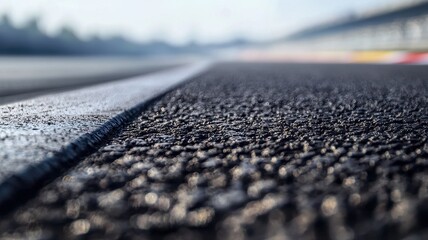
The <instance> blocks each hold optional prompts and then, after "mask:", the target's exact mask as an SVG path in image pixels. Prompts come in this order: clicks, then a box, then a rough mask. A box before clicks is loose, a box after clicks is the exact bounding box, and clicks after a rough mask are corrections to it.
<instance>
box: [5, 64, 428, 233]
mask: <svg viewBox="0 0 428 240" xmlns="http://www.w3.org/2000/svg"><path fill="white" fill-rule="evenodd" d="M427 126H428V69H427V68H426V67H424V66H381V65H315V64H314V65H311V64H301V65H299V64H267V63H266V64H261V63H260V64H256V63H223V64H219V65H217V66H215V67H213V68H212V69H211V70H210V71H208V72H207V73H206V74H204V75H202V76H200V77H198V78H196V79H194V80H192V81H191V82H190V83H188V84H186V85H185V86H183V87H181V88H180V89H178V90H175V91H173V92H171V93H169V94H167V95H166V96H165V97H164V98H163V99H161V100H160V101H159V102H158V103H156V104H154V106H153V107H151V108H149V109H148V110H147V111H145V112H144V113H143V114H142V115H141V116H140V117H139V118H138V119H137V120H136V121H134V122H133V123H131V124H130V125H129V126H128V127H127V128H125V129H124V130H123V131H122V132H120V133H119V134H118V135H117V136H115V137H114V139H113V140H111V142H109V143H108V144H107V145H106V146H104V147H102V148H100V149H99V150H98V151H97V152H96V153H94V154H92V155H91V156H90V157H88V158H87V159H85V160H84V161H83V162H82V163H81V164H79V165H78V166H77V167H75V168H74V169H72V170H71V171H69V172H68V173H66V174H65V175H64V176H63V177H61V178H59V179H57V180H55V181H54V182H52V183H51V184H49V185H47V186H46V187H45V188H43V189H42V190H41V191H40V192H39V194H38V195H37V196H36V197H35V198H34V199H31V200H30V201H28V202H27V203H26V204H25V205H23V206H21V207H20V208H18V209H17V210H15V211H14V212H12V213H10V214H9V215H7V216H3V217H2V218H1V220H0V230H1V232H2V233H1V235H0V237H2V238H5V239H7V238H10V239H16V238H18V239H19V238H33V239H71V238H80V239H160V238H165V239H192V238H194V239H197V238H204V239H225V240H226V239H235V240H237V239H244V238H248V239H266V238H272V239H403V238H406V239H426V238H428V221H426V219H427V218H428V143H427V137H428V128H427Z"/></svg>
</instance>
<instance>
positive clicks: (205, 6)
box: [0, 0, 414, 44]
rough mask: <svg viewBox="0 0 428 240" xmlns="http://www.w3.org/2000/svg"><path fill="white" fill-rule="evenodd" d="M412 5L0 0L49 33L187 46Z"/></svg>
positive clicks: (293, 0) (364, 0)
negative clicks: (67, 28)
mask: <svg viewBox="0 0 428 240" xmlns="http://www.w3.org/2000/svg"><path fill="white" fill-rule="evenodd" d="M408 1H412V0H0V14H3V13H8V14H9V15H10V17H11V18H12V20H13V22H14V23H16V24H18V25H22V24H24V23H25V22H26V21H27V20H28V19H29V18H30V17H33V16H40V17H41V26H42V27H43V29H44V30H45V31H46V32H48V33H50V34H54V33H55V32H57V31H58V29H60V28H61V27H62V26H64V25H68V26H71V27H73V28H74V29H75V30H76V31H77V33H78V35H79V36H81V37H88V36H90V35H93V34H98V35H101V36H111V35H123V36H125V37H127V38H130V39H133V40H136V41H142V42H144V41H150V40H165V41H168V42H170V43H173V44H184V43H187V42H189V41H190V40H195V41H197V42H201V43H210V42H221V41H227V40H231V39H234V38H237V37H244V38H248V39H252V40H269V39H275V38H278V37H282V36H284V35H285V34H287V33H290V32H293V31H296V30H297V29H300V28H302V27H304V26H309V25H312V24H316V23H317V22H319V21H325V20H328V19H332V18H334V17H337V16H341V15H344V14H347V13H348V14H349V13H352V12H364V11H365V9H373V8H379V7H384V6H388V5H391V4H394V3H400V2H408ZM413 1H414V0H413Z"/></svg>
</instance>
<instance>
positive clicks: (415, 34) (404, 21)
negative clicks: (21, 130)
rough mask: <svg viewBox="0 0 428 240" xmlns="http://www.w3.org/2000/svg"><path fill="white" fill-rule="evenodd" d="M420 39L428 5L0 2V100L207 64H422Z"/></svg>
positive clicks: (421, 1) (415, 0)
mask: <svg viewBox="0 0 428 240" xmlns="http://www.w3.org/2000/svg"><path fill="white" fill-rule="evenodd" d="M427 37H428V1H426V0H358V1H357V0H355V1H343V0H300V1H295V0H251V1H247V0H232V1H231V0H204V1H200V0H180V1H172V0H156V1H153V0H120V1H119V0H61V1H58V0H31V1H28V0H1V1H0V96H8V95H14V94H22V93H28V92H34V91H46V90H51V89H60V88H69V87H76V86H81V85H83V84H93V83H98V82H103V81H106V80H115V79H119V78H123V77H127V76H133V75H138V74H141V73H145V72H150V71H155V70H158V69H163V68H166V67H171V66H176V65H180V64H183V63H185V62H189V61H195V60H196V61H198V60H200V59H205V58H211V59H212V58H214V59H229V60H230V59H232V60H245V61H288V62H341V63H355V62H357V63H412V64H425V63H427V62H428V55H427V54H426V53H425V51H426V50H427V49H428V41H426V39H427ZM0 103H1V99H0Z"/></svg>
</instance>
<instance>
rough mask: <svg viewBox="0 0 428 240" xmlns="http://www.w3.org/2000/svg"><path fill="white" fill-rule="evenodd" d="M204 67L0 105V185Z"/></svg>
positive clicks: (183, 68)
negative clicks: (0, 182)
mask: <svg viewBox="0 0 428 240" xmlns="http://www.w3.org/2000/svg"><path fill="white" fill-rule="evenodd" d="M209 65H210V64H209V63H200V64H195V65H191V66H186V67H180V68H175V69H170V70H165V71H161V72H157V73H153V74H149V75H144V76H140V77H134V78H130V79H127V80H122V81H118V82H112V83H107V84H103V85H97V86H92V87H88V88H85V89H81V90H75V91H70V92H65V93H58V94H52V95H47V96H42V97H37V98H34V99H31V100H27V101H22V102H17V103H13V104H7V105H3V106H0V114H1V119H0V181H1V180H3V179H4V178H5V177H7V176H9V175H11V174H13V173H16V172H18V171H20V170H22V169H24V168H25V167H26V166H28V165H29V164H36V163H38V162H40V161H41V160H43V159H45V158H47V157H49V156H50V155H52V154H53V153H54V152H56V151H59V150H60V149H61V147H62V146H65V145H67V143H69V142H72V141H73V140H75V139H77V138H78V137H79V136H81V135H83V134H85V133H88V132H91V131H93V130H94V129H96V128H97V127H99V126H101V125H102V124H103V123H104V122H106V121H107V120H109V119H110V118H112V117H114V116H116V115H118V114H120V113H121V112H123V111H125V110H128V109H130V108H132V107H134V106H136V105H138V104H140V103H142V102H144V101H148V100H150V99H153V98H154V97H156V96H158V95H160V94H162V93H164V92H166V91H168V90H170V89H171V88H173V87H174V86H176V85H177V84H180V83H182V82H183V81H185V80H186V79H188V78H190V77H192V76H194V75H196V74H199V73H201V72H202V71H204V70H206V69H207V68H208V67H209Z"/></svg>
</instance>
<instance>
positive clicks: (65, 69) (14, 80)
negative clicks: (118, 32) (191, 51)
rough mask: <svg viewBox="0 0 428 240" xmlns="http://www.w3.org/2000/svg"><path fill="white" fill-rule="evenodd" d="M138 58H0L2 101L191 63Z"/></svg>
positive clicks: (30, 96) (0, 102)
mask: <svg viewBox="0 0 428 240" xmlns="http://www.w3.org/2000/svg"><path fill="white" fill-rule="evenodd" d="M188 62H189V60H188V59H187V60H186V59H184V58H183V59H177V60H171V59H140V58H137V57H134V58H132V57H110V58H108V57H104V58H102V57H0V104H5V103H10V102H16V101H19V100H23V99H28V98H32V97H34V96H38V95H43V94H47V93H53V92H59V91H65V90H70V89H75V88H80V87H84V86H88V85H94V84H99V83H105V82H108V81H113V80H120V79H124V78H129V77H133V76H137V75H141V74H146V73H150V72H154V71H159V70H164V69H167V68H171V67H174V66H178V65H183V64H184V63H188Z"/></svg>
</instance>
